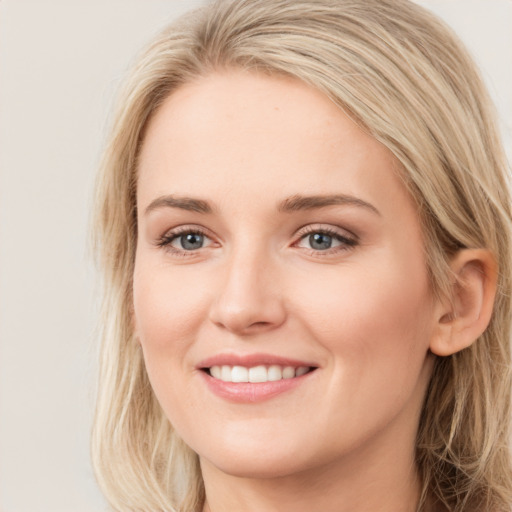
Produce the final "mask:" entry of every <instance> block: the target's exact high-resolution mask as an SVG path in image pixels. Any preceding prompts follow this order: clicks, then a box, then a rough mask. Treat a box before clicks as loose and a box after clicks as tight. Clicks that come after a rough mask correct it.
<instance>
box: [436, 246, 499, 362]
mask: <svg viewBox="0 0 512 512" xmlns="http://www.w3.org/2000/svg"><path fill="white" fill-rule="evenodd" d="M450 267H451V270H452V275H453V276H454V282H453V283H452V285H451V297H448V298H447V299H446V300H443V301H440V302H439V304H438V305H437V306H436V319H437V323H436V327H435V332H434V335H433V337H432V339H431V342H430V350H431V352H433V353H434V354H436V355H438V356H449V355H451V354H455V353H456V352H459V351H460V350H462V349H464V348H467V347H469V346H470V345H472V344H473V343H474V342H475V341H476V339H477V338H478V337H479V336H480V335H481V334H482V333H483V332H484V331H485V329H486V328H487V326H488V325H489V321H490V320H491V315H492V310H493V305H494V298H495V296H496V283H497V266H496V261H495V259H494V257H493V255H492V253H491V252H490V251H488V250H486V249H463V250H461V251H459V252H458V253H457V254H456V255H455V256H454V258H453V260H452V261H451V263H450Z"/></svg>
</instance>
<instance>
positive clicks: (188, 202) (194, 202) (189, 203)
mask: <svg viewBox="0 0 512 512" xmlns="http://www.w3.org/2000/svg"><path fill="white" fill-rule="evenodd" d="M158 208H179V209H181V210H187V211H189V212H197V213H213V208H212V207H211V206H210V203H208V201H204V200H203V199H194V198H192V197H180V196H173V195H166V196H160V197H157V198H156V199H155V200H154V201H151V203H150V204H149V206H148V207H147V208H146V210H145V212H144V214H145V215H147V214H148V213H150V212H152V211H153V210H156V209H158Z"/></svg>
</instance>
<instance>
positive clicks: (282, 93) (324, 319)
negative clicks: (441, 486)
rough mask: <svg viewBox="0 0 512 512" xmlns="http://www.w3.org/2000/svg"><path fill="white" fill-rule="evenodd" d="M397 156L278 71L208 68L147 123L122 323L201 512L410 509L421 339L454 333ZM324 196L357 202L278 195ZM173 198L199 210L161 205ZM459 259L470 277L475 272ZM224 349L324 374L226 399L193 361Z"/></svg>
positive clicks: (422, 375) (427, 357)
mask: <svg viewBox="0 0 512 512" xmlns="http://www.w3.org/2000/svg"><path fill="white" fill-rule="evenodd" d="M397 167H398V166H397V164H396V162H395V160H394V158H393V157H392V155H391V154H390V152H389V151H388V150H387V149H386V148H384V147H383V146H382V145H381V144H379V143H378V142H376V141H375V140H374V139H372V138H371V137H370V136H368V135H367V134H365V133H364V132H363V131H362V130H360V129H359V128H358V127H357V126H356V125H355V124H354V123H353V122H352V121H351V120H350V119H349V118H348V117H347V116H346V115H345V114H344V113H343V112H342V111H341V110H340V109H339V108H337V107H336V106H335V105H334V104H333V103H331V102H330V101H329V100H328V99H327V98H326V97H325V96H324V95H322V94H321V93H319V92H317V91H315V90H313V89H311V88H309V87H308V86H306V85H304V84H303V83H301V82H299V81H295V80H293V79H289V78H282V77H269V76H264V75H258V74H255V73H252V72H251V73H248V72H242V71H224V72H222V73H220V72H219V73H214V74H211V75H208V76H206V77H202V78H200V79H198V80H197V81H196V82H194V83H191V84H187V85H185V86H182V87H181V88H180V89H179V90H177V91H175V92H174V93H173V94H172V95H171V96H170V97H169V98H168V99H167V100H166V101H165V102H164V103H163V105H162V106H161V107H160V108H159V110H158V111H157V112H156V114H155V116H154V117H153V119H152V120H151V122H150V124H149V126H148V129H147V132H146V136H145V140H144V144H143V147H142V151H141V155H140V168H139V178H138V186H137V205H138V229H139V232H138V244H137V252H136V263H135V272H134V283H133V285H134V324H135V331H136V334H137V337H138V339H139V342H140V344H141V346H142V349H143V353H144V358H145V363H146V368H147V371H148V375H149V378H150V381H151V384H152V386H153V389H154V391H155V393H156V396H157V398H158V400H159V402H160V404H161V405H162V408H163V410H164V411H165V413H166V415H167V416H168V418H169V420H170V421H171V423H172V425H173V426H174V428H175V429H176V430H177V432H178V433H179V434H180V436H181V437H182V438H183V439H184V441H185V442H186V443H187V444H188V445H189V446H190V447H191V448H192V449H193V450H194V451H195V452H196V453H198V454H199V457H200V462H201V468H202V472H203V478H204V481H205V488H206V503H205V508H204V510H205V511H211V512H223V511H226V512H227V511H232V510H244V511H249V512H251V511H261V510H265V511H266V512H268V511H276V512H277V511H280V512H288V511H292V510H293V511H294V512H301V511H308V512H310V511H311V510H322V511H325V512H331V511H332V512H335V511H336V512H349V511H350V512H355V511H371V510H372V511H373V510H379V511H384V512H385V511H390V512H391V511H393V512H400V511H403V512H410V511H411V510H414V509H415V506H416V503H417V501H418V497H419V490H420V484H419V479H418V474H417V469H416V467H415V463H414V442H415V435H416V431H417V428H418V421H419V414H420V410H421V404H422V400H423V397H424V395H425V391H426V387H427V384H428V381H429V378H430V375H431V371H432V365H433V357H434V356H433V355H432V353H431V352H430V350H429V349H431V348H432V347H435V346H436V343H437V344H438V345H439V344H441V345H442V346H443V347H445V348H446V347H448V346H449V340H450V339H451V338H450V335H451V333H453V329H452V328H451V327H450V328H448V327H447V325H448V324H449V321H448V320H446V319H447V318H451V317H448V316H447V314H444V313H443V309H442V308H443V307H444V305H442V304H438V303H437V302H436V301H435V299H434V297H433V293H432V292H431V289H430V287H429V280H428V275H427V270H426V264H425V257H424V244H423V240H422V232H421V228H420V222H419V219H418V215H417V212H416V210H415V207H414V204H413V201H412V200H411V198H410V197H409V195H408V193H407V192H406V190H405V188H404V187H403V185H402V183H401V181H400V179H399V178H398V176H397ZM333 194H343V195H345V196H350V197H351V198H356V201H352V202H348V203H347V204H333V205H330V206H323V207H315V208H308V209H296V210H292V211H280V210H279V208H278V205H279V204H281V206H282V203H283V201H286V200H287V199H289V198H293V197H295V196H297V195H301V196H311V195H314V196H332V195H333ZM169 195H172V196H173V198H193V199H199V200H202V201H207V202H208V205H209V206H210V207H211V212H209V213H205V212H204V211H192V210H190V209H187V208H183V205H184V203H183V202H182V204H181V207H177V206H176V204H174V206H172V205H170V201H169V200H168V196H169ZM162 197H166V198H167V200H162V199H161V198H162ZM358 201H359V203H358ZM362 201H364V203H365V205H363V204H362V203H361V202H362ZM188 204H189V205H190V204H191V203H190V202H189V203H188ZM150 205H151V206H150ZM196 206H197V205H196ZM305 229H306V230H309V231H308V232H306V231H305ZM325 229H328V230H330V231H332V232H333V233H334V234H332V239H331V240H332V244H333V247H332V248H330V249H328V250H320V249H318V248H317V247H316V246H315V247H312V246H311V239H310V238H309V235H310V234H311V232H316V233H318V232H322V231H323V230H325ZM177 230H178V231H177ZM187 230H188V231H190V230H192V231H197V230H200V231H201V232H203V233H204V238H203V246H202V247H200V248H198V249H196V250H192V251H191V250H186V249H185V248H184V247H183V239H182V238H180V236H181V235H183V233H186V232H187ZM173 237H174V238H173ZM468 259H469V260H471V258H468ZM459 263H460V268H464V269H465V272H466V274H467V275H469V281H471V279H473V278H474V279H473V280H474V281H475V282H476V283H477V284H476V286H477V288H478V286H480V285H479V284H478V283H479V282H480V281H478V280H479V279H480V278H479V277H478V276H480V274H481V268H478V269H477V270H476V271H475V272H471V268H469V267H467V266H466V265H465V261H464V262H459ZM476 266H477V267H478V265H476ZM480 267H481V266H480ZM468 268H469V270H468ZM480 288H482V286H480ZM476 302H478V301H476ZM464 303H465V304H466V303H467V301H465V302H464ZM459 317H460V315H459ZM443 318H444V321H443V320H442V319H443ZM440 319H441V320H440ZM440 324H442V329H444V331H443V330H442V329H441V330H440V327H439V326H440ZM447 340H448V341H447ZM443 343H444V345H443ZM450 350H451V351H454V350H455V347H454V348H453V349H451V348H447V349H446V351H447V352H449V351H450ZM219 353H233V354H253V353H266V354H273V355H278V356H282V357H289V358H294V359H299V360H301V361H302V360H303V361H308V362H311V363H314V365H315V366H317V369H316V370H315V371H314V372H313V373H312V374H311V375H309V376H307V377H308V378H307V379H305V380H304V381H303V383H302V384H300V385H299V386H297V387H296V388H294V389H292V390H289V391H287V392H285V393H281V394H279V395H277V396H274V397H272V398H271V399H268V400H264V401H261V402H257V403H249V404H248V403H242V404H240V403H232V402H230V401H228V400H226V399H223V398H221V397H219V396H216V395H214V394H212V392H211V391H210V390H209V389H208V387H207V386H206V385H205V383H204V379H203V378H202V377H203V376H202V375H201V370H198V368H197V365H198V364H199V363H200V361H202V360H204V359H206V358H208V357H211V356H214V355H216V354H219Z"/></svg>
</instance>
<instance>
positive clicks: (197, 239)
mask: <svg viewBox="0 0 512 512" xmlns="http://www.w3.org/2000/svg"><path fill="white" fill-rule="evenodd" d="M202 245H203V235H199V234H197V233H188V234H187V235H182V236H181V246H182V247H183V249H186V250H188V251H192V250H194V249H200V248H201V247H202Z"/></svg>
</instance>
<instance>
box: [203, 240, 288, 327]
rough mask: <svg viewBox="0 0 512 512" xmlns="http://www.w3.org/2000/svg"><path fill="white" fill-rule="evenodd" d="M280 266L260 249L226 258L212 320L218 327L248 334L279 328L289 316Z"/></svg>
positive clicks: (212, 310)
mask: <svg viewBox="0 0 512 512" xmlns="http://www.w3.org/2000/svg"><path fill="white" fill-rule="evenodd" d="M279 281H280V279H279V269H278V268H277V265H275V264H274V265H272V263H271V262H270V261H269V259H268V258H265V256H264V255H262V254H261V252H258V253H254V252H252V251H250V250H245V251H243V250H241V251H238V252H237V253H236V254H233V255H232V257H231V258H230V259H229V261H226V263H225V268H224V272H222V275H221V276H219V282H220V283H221V284H220V286H219V288H218V294H217V296H216V298H215V299H214V301H213V303H212V306H211V310H210V320H211V321H212V322H213V323H214V324H216V325H217V326H218V327H221V328H222V329H225V330H227V331H229V332H232V333H235V334H239V335H249V334H255V333H258V332H265V331H267V330H271V329H275V328H276V327H279V326H280V325H281V324H283V322H284V321H285V318H286V309H285V303H284V297H283V293H282V290H281V289H280V287H279V285H278V283H279Z"/></svg>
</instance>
